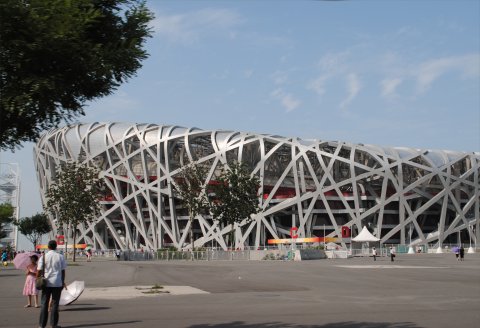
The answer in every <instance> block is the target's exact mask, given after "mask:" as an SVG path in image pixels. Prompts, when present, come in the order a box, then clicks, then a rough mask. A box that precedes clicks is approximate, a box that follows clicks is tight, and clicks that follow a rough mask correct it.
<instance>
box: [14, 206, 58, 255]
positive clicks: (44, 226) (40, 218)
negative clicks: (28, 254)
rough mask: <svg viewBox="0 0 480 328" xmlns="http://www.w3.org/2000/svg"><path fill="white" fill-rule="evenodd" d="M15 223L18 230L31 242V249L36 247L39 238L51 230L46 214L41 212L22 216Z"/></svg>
mask: <svg viewBox="0 0 480 328" xmlns="http://www.w3.org/2000/svg"><path fill="white" fill-rule="evenodd" d="M15 225H16V226H17V227H18V231H20V233H21V234H22V235H24V236H25V237H26V238H27V239H28V240H29V241H30V242H31V243H32V244H33V249H35V248H36V246H37V243H38V241H39V239H40V238H41V237H42V236H43V235H44V234H46V233H49V232H50V231H51V230H52V228H51V226H50V222H49V221H48V218H47V216H46V215H45V214H43V213H37V214H35V215H32V216H29V217H26V218H22V219H21V220H20V221H18V222H15Z"/></svg>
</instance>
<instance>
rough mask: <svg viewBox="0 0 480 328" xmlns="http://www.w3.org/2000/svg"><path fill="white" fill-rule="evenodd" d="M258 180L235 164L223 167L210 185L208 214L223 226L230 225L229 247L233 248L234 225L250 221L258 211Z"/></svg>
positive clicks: (243, 167)
mask: <svg viewBox="0 0 480 328" xmlns="http://www.w3.org/2000/svg"><path fill="white" fill-rule="evenodd" d="M258 186H259V179H258V178H257V177H256V176H254V175H250V173H249V172H248V169H247V168H246V166H245V165H242V164H241V163H236V164H232V165H230V167H229V168H228V167H225V168H224V169H223V170H222V173H221V175H220V176H219V177H218V183H216V184H214V185H212V191H213V195H212V197H211V202H210V212H211V213H212V216H213V219H214V220H216V221H218V222H220V223H222V224H223V225H231V231H230V247H232V249H233V248H234V247H235V242H234V232H235V223H240V222H242V221H243V220H247V222H249V221H251V219H252V218H251V215H252V214H256V213H258V212H259V211H260V208H259V206H258V196H257V191H258Z"/></svg>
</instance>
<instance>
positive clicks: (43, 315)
mask: <svg viewBox="0 0 480 328" xmlns="http://www.w3.org/2000/svg"><path fill="white" fill-rule="evenodd" d="M56 249H57V242H56V241H55V240H50V241H49V242H48V252H47V253H45V254H44V255H43V257H42V259H40V261H38V266H37V269H38V271H37V277H40V276H41V275H42V274H43V276H44V277H45V279H46V281H47V284H46V287H44V288H43V290H42V309H41V310H40V319H39V326H40V327H41V328H45V327H46V326H47V321H48V310H49V309H48V308H49V303H50V299H51V304H50V306H51V309H50V325H51V326H52V328H60V326H58V319H59V315H58V305H59V303H60V296H61V294H62V289H63V288H66V285H65V269H66V268H67V263H66V261H65V258H64V257H63V255H62V254H60V253H58V252H56Z"/></svg>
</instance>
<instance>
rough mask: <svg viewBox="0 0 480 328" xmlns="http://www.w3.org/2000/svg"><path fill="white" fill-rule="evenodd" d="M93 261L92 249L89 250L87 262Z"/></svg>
mask: <svg viewBox="0 0 480 328" xmlns="http://www.w3.org/2000/svg"><path fill="white" fill-rule="evenodd" d="M90 261H92V249H91V248H89V249H87V262H90Z"/></svg>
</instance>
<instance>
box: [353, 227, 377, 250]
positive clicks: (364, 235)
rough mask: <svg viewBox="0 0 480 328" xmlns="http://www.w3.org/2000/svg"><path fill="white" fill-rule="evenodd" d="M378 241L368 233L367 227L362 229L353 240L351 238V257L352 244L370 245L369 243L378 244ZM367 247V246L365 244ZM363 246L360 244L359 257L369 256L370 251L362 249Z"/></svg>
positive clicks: (367, 248) (366, 248) (365, 248)
mask: <svg viewBox="0 0 480 328" xmlns="http://www.w3.org/2000/svg"><path fill="white" fill-rule="evenodd" d="M378 241H380V239H379V238H377V237H375V236H374V235H372V234H371V233H370V231H368V229H367V227H363V229H362V231H360V233H359V234H358V236H356V237H355V238H352V243H351V244H350V245H351V246H352V255H353V242H358V243H371V242H378ZM367 245H368V244H367ZM364 246H365V244H362V250H361V255H362V256H369V254H370V250H369V247H368V246H367V247H364Z"/></svg>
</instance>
